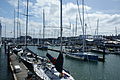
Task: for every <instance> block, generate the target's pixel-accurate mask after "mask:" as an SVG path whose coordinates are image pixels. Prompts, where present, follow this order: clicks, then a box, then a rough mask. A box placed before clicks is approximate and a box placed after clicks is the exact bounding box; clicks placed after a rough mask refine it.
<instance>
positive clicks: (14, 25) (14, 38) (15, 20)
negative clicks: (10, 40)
mask: <svg viewBox="0 0 120 80" xmlns="http://www.w3.org/2000/svg"><path fill="white" fill-rule="evenodd" d="M15 21H16V20H15V9H14V44H15Z"/></svg>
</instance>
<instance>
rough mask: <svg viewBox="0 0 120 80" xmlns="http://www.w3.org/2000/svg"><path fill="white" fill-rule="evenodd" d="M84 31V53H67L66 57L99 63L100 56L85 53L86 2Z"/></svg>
mask: <svg viewBox="0 0 120 80" xmlns="http://www.w3.org/2000/svg"><path fill="white" fill-rule="evenodd" d="M82 14H83V16H82V31H83V45H82V52H76V53H72V52H68V53H66V56H68V57H71V58H75V59H82V60H92V61H98V56H97V55H94V54H88V53H85V36H86V34H85V28H84V0H82Z"/></svg>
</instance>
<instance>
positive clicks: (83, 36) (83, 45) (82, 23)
mask: <svg viewBox="0 0 120 80" xmlns="http://www.w3.org/2000/svg"><path fill="white" fill-rule="evenodd" d="M82 15H83V16H82V19H83V21H82V30H83V52H84V49H85V31H84V30H85V29H84V0H82Z"/></svg>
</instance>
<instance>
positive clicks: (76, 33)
mask: <svg viewBox="0 0 120 80" xmlns="http://www.w3.org/2000/svg"><path fill="white" fill-rule="evenodd" d="M75 36H77V14H76V28H75Z"/></svg>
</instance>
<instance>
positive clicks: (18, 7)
mask: <svg viewBox="0 0 120 80" xmlns="http://www.w3.org/2000/svg"><path fill="white" fill-rule="evenodd" d="M18 27H19V0H18V13H17V41H18Z"/></svg>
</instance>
